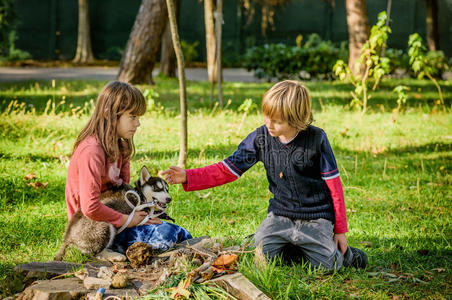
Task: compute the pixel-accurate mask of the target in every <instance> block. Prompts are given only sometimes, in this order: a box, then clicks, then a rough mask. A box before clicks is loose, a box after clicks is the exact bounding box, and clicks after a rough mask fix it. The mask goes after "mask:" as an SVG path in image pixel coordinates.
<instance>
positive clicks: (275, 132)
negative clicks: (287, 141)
mask: <svg viewBox="0 0 452 300" xmlns="http://www.w3.org/2000/svg"><path fill="white" fill-rule="evenodd" d="M264 123H265V126H266V127H267V129H268V132H269V133H270V135H271V136H273V137H280V136H283V137H293V136H295V134H296V133H297V129H296V128H294V127H292V126H290V125H289V123H288V122H287V121H283V120H282V119H281V117H280V116H279V115H275V116H273V117H269V116H266V115H264Z"/></svg>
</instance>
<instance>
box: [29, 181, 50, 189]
mask: <svg viewBox="0 0 452 300" xmlns="http://www.w3.org/2000/svg"><path fill="white" fill-rule="evenodd" d="M27 185H28V186H31V187H34V188H35V189H39V188H43V189H45V188H46V187H47V186H48V185H49V183H48V182H44V183H41V182H39V181H36V182H28V183H27Z"/></svg>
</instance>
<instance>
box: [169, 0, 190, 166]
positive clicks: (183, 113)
mask: <svg viewBox="0 0 452 300" xmlns="http://www.w3.org/2000/svg"><path fill="white" fill-rule="evenodd" d="M166 5H167V7H168V17H169V23H170V27H171V36H172V39H173V45H174V52H175V53H176V58H177V71H178V74H179V101H180V117H181V118H180V125H181V126H180V129H181V132H180V151H179V162H178V166H179V167H181V168H185V164H186V162H187V95H186V94H187V93H186V87H185V68H184V55H183V53H182V48H181V45H180V40H179V32H178V31H177V22H176V13H175V9H174V2H173V0H166Z"/></svg>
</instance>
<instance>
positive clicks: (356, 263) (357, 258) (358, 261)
mask: <svg viewBox="0 0 452 300" xmlns="http://www.w3.org/2000/svg"><path fill="white" fill-rule="evenodd" d="M349 249H350V250H351V251H352V255H353V258H352V262H351V263H350V266H352V267H355V268H357V269H360V268H361V269H365V268H366V267H367V264H368V262H369V260H368V259H367V254H366V253H364V251H362V250H360V249H358V248H353V247H350V248H349Z"/></svg>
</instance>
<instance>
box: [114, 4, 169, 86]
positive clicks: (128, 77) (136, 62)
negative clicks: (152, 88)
mask: <svg viewBox="0 0 452 300" xmlns="http://www.w3.org/2000/svg"><path fill="white" fill-rule="evenodd" d="M167 20H168V14H167V9H166V4H165V0H143V1H142V2H141V6H140V9H139V11H138V15H137V17H136V19H135V24H134V25H133V28H132V32H131V33H130V37H129V40H128V42H127V46H126V50H125V51H124V55H123V57H122V60H121V64H120V67H119V73H118V80H121V81H125V82H130V83H148V84H154V81H153V80H152V70H153V69H154V65H155V62H156V60H157V53H158V51H159V48H160V45H161V40H162V35H163V32H164V30H165V26H166V23H167Z"/></svg>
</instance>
